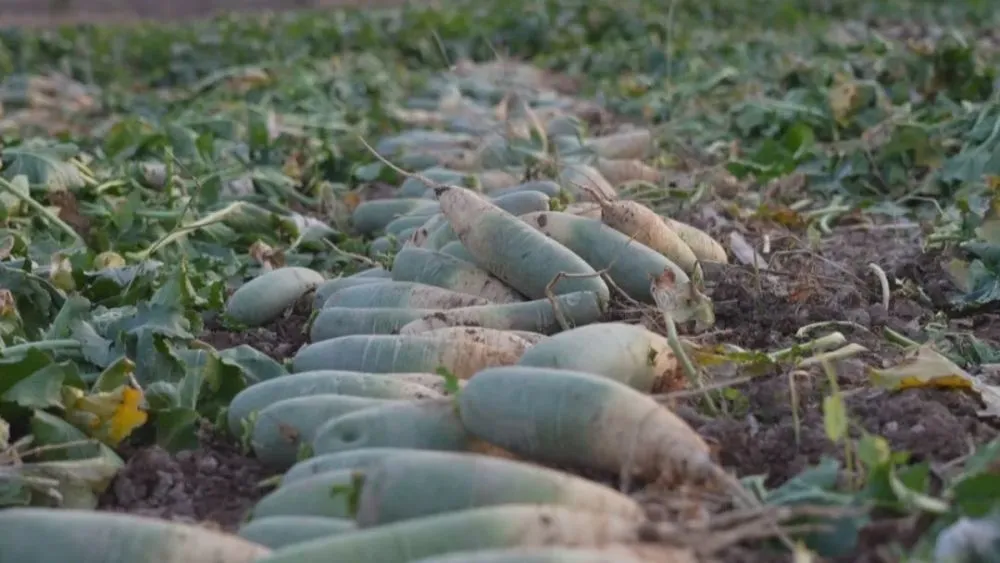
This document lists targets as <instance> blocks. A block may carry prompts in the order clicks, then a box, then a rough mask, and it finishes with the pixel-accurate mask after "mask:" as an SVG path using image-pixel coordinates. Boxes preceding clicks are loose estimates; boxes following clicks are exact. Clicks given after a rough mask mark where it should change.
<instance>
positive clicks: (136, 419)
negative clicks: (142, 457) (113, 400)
mask: <svg viewBox="0 0 1000 563" xmlns="http://www.w3.org/2000/svg"><path fill="white" fill-rule="evenodd" d="M123 395H124V396H123V397H122V402H121V404H120V405H119V406H118V408H117V409H116V410H115V414H114V416H113V417H111V423H110V429H109V431H108V438H109V439H110V440H111V442H112V443H113V444H117V443H119V442H121V441H122V440H124V439H125V438H127V437H128V436H129V434H131V433H132V431H133V430H135V429H136V428H139V427H140V426H142V425H143V424H146V420H148V419H149V415H148V414H146V411H144V410H142V409H141V408H140V405H141V404H142V391H140V390H139V389H134V388H132V387H126V388H125V391H124V393H123Z"/></svg>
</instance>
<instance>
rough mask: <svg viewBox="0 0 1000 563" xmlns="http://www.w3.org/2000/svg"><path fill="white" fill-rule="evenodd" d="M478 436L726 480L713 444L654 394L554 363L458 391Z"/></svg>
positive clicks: (581, 463) (672, 478)
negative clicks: (713, 454)
mask: <svg viewBox="0 0 1000 563" xmlns="http://www.w3.org/2000/svg"><path fill="white" fill-rule="evenodd" d="M458 405H459V414H460V416H461V418H462V423H463V424H464V425H465V427H466V428H467V429H468V430H469V432H471V433H472V434H474V435H476V436H478V437H479V438H481V439H483V440H484V441H486V442H489V443H491V444H494V445H496V446H498V447H500V448H503V449H505V450H507V451H510V452H511V453H513V454H515V455H518V456H521V457H523V458H525V459H529V460H534V461H538V462H541V463H546V464H557V465H562V466H572V467H581V468H590V469H595V470H601V471H608V472H615V473H619V472H631V473H632V474H634V475H637V476H639V477H641V478H645V479H650V480H656V479H664V480H665V481H666V482H668V483H677V482H681V481H698V482H706V481H713V482H715V483H720V482H721V481H720V479H721V478H722V476H723V473H722V470H721V469H720V468H719V467H718V466H717V465H715V463H714V462H713V461H712V458H711V456H710V452H709V447H708V444H706V443H705V441H704V440H703V439H702V438H701V436H699V435H698V434H697V433H696V432H695V431H694V430H692V429H691V427H690V426H688V425H687V423H685V422H684V421H683V420H681V419H680V418H679V417H677V416H676V415H675V414H674V413H672V412H671V411H670V410H669V409H667V408H666V407H664V406H663V405H660V404H659V403H657V402H656V401H655V400H654V399H653V398H651V397H650V396H649V395H646V394H644V393H642V392H640V391H636V390H635V389H632V388H631V387H629V386H627V385H625V384H623V383H619V382H617V381H615V380H614V379H611V378H607V377H602V376H599V375H593V374H588V373H584V372H577V371H570V370H561V369H553V368H534V367H521V366H516V367H501V368H492V369H486V370H483V371H480V372H479V373H477V374H476V376H475V377H473V378H472V379H471V380H469V383H468V385H466V386H465V388H464V389H462V392H461V393H460V394H459V395H458Z"/></svg>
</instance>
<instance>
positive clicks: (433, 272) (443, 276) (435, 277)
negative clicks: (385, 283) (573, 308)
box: [392, 245, 525, 303]
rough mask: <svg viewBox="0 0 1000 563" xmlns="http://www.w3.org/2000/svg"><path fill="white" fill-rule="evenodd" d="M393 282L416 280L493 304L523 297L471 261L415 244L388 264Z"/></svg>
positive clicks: (518, 300)
mask: <svg viewBox="0 0 1000 563" xmlns="http://www.w3.org/2000/svg"><path fill="white" fill-rule="evenodd" d="M392 279H393V280H395V281H409V282H419V283H423V284H427V285H434V286H437V287H443V288H445V289H450V290H452V291H457V292H459V293H467V294H469V295H477V296H479V297H483V298H485V299H488V300H490V301H491V302H493V303H517V302H521V301H524V300H525V299H524V297H523V296H522V295H520V294H519V293H518V292H517V291H516V290H515V289H513V288H511V287H510V286H508V285H506V284H505V283H504V282H503V281H501V280H500V279H498V278H497V277H494V276H493V275H491V274H490V273H489V272H486V271H484V270H482V269H481V268H479V267H477V266H476V265H475V264H470V263H469V262H465V261H463V260H459V259H458V258H455V257H452V256H448V255H447V254H442V253H440V252H436V251H434V250H427V249H424V248H419V247H416V246H412V245H411V246H405V247H403V249H402V250H400V251H399V252H398V253H396V258H395V260H394V261H393V264H392Z"/></svg>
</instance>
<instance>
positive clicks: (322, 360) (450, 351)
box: [292, 334, 520, 379]
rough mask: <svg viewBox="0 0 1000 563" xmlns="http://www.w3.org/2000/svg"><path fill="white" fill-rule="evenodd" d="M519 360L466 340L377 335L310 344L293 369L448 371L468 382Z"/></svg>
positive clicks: (298, 356)
mask: <svg viewBox="0 0 1000 563" xmlns="http://www.w3.org/2000/svg"><path fill="white" fill-rule="evenodd" d="M518 358H520V356H518V355H517V354H515V353H512V352H510V351H509V350H504V349H500V348H491V347H489V346H483V345H482V344H477V343H475V342H467V341H464V340H448V339H438V338H428V337H426V336H419V335H413V336H411V335H388V334H377V335H353V336H341V337H339V338H331V339H330V340H324V341H322V342H316V343H314V344H309V345H307V346H305V347H303V348H302V349H301V350H299V352H298V353H297V354H296V355H295V357H294V358H293V359H292V367H293V371H296V372H299V371H310V370H317V369H336V370H346V371H363V372H370V373H393V372H429V373H433V372H436V371H437V370H438V369H439V368H444V369H445V370H447V371H448V372H450V373H452V374H454V375H455V376H456V377H458V378H460V379H468V378H470V377H472V376H473V374H475V373H476V372H477V371H479V370H481V369H484V368H487V367H491V366H504V365H513V364H516V363H517V360H518Z"/></svg>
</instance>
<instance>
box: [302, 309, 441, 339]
mask: <svg viewBox="0 0 1000 563" xmlns="http://www.w3.org/2000/svg"><path fill="white" fill-rule="evenodd" d="M435 312H437V309H404V308H400V307H368V308H363V309H359V308H354V307H323V308H322V309H320V310H319V314H318V315H317V316H316V318H315V319H313V321H312V325H311V326H310V327H309V341H310V342H320V341H323V340H329V339H331V338H338V337H340V336H350V335H353V334H398V333H399V330H400V329H401V328H403V327H404V326H406V325H407V324H409V323H411V322H413V321H415V320H418V319H421V318H423V317H425V316H427V315H429V314H433V313H435Z"/></svg>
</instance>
